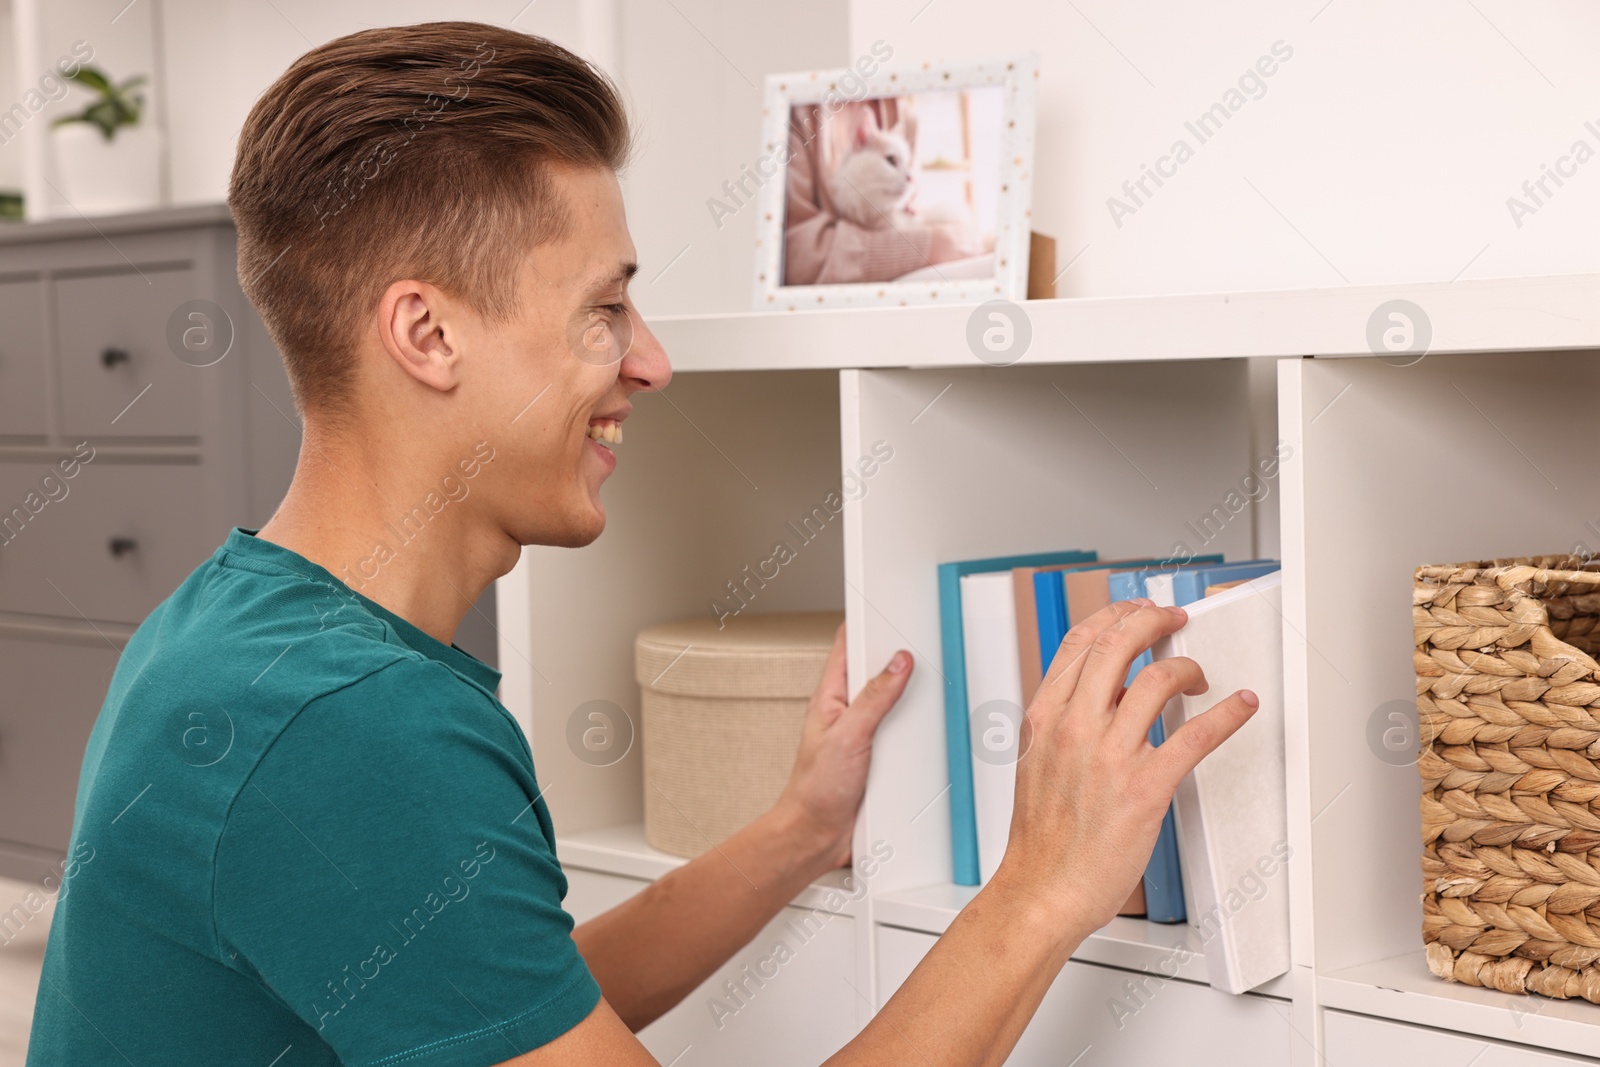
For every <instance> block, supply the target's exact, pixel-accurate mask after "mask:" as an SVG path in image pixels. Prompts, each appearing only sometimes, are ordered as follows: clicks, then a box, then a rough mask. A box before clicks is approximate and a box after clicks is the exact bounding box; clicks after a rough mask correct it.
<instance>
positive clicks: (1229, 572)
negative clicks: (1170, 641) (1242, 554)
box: [1172, 559, 1283, 608]
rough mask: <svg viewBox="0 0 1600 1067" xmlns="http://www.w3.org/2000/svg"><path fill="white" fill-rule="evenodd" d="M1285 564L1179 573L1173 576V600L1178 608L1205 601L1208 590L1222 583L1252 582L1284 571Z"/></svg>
mask: <svg viewBox="0 0 1600 1067" xmlns="http://www.w3.org/2000/svg"><path fill="white" fill-rule="evenodd" d="M1282 569H1283V564H1282V563H1280V562H1278V561H1277V560H1275V559H1269V560H1252V561H1251V562H1249V563H1225V564H1223V565H1221V566H1218V567H1198V568H1195V569H1194V570H1184V571H1178V572H1177V573H1176V574H1174V575H1173V576H1172V598H1173V603H1174V604H1176V605H1177V606H1178V607H1180V608H1181V607H1184V606H1185V605H1188V604H1193V603H1194V602H1195V601H1196V600H1203V599H1204V598H1205V595H1206V590H1207V589H1208V588H1210V587H1211V586H1213V585H1218V584H1220V583H1222V582H1252V581H1255V580H1256V579H1257V578H1260V577H1263V576H1265V575H1268V574H1271V573H1272V572H1273V571H1276V570H1282Z"/></svg>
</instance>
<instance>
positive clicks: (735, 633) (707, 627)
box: [634, 611, 844, 699]
mask: <svg viewBox="0 0 1600 1067" xmlns="http://www.w3.org/2000/svg"><path fill="white" fill-rule="evenodd" d="M843 621H844V612H842V611H799V612H780V613H772V614H766V615H734V616H731V617H728V618H725V619H723V620H722V623H721V624H720V625H719V623H718V621H717V620H716V619H714V618H710V617H705V618H696V619H684V620H682V621H680V622H668V623H662V624H660V625H659V626H650V627H646V628H645V629H643V630H640V631H639V636H638V637H637V639H636V640H635V642H634V677H635V679H637V681H638V682H639V684H640V685H641V686H643V687H644V688H645V689H651V690H654V691H656V692H665V693H681V694H684V695H686V696H704V697H733V698H740V697H743V698H751V697H754V698H758V699H759V698H773V699H792V698H804V697H809V696H810V695H811V694H812V692H814V691H815V690H816V687H817V682H818V681H819V680H821V678H822V669H823V667H824V666H825V665H826V664H827V662H828V652H829V650H830V649H832V647H833V635H834V631H836V630H837V629H838V628H839V624H840V623H842V622H843Z"/></svg>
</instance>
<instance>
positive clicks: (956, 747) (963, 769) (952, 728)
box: [939, 563, 978, 885]
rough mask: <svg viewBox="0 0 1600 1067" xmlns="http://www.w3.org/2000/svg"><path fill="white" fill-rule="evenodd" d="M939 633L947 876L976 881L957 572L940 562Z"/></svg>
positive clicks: (974, 813)
mask: <svg viewBox="0 0 1600 1067" xmlns="http://www.w3.org/2000/svg"><path fill="white" fill-rule="evenodd" d="M939 633H940V646H941V647H940V652H941V658H942V659H943V661H944V734H945V754H946V757H947V760H948V763H949V769H950V860H951V880H952V881H954V882H955V884H956V885H977V884H978V822H977V810H976V808H975V806H974V804H973V795H972V746H971V739H970V737H969V734H968V726H967V663H966V647H965V643H964V642H963V640H962V635H961V572H960V570H959V569H958V568H957V567H956V565H955V564H951V563H944V564H940V565H939Z"/></svg>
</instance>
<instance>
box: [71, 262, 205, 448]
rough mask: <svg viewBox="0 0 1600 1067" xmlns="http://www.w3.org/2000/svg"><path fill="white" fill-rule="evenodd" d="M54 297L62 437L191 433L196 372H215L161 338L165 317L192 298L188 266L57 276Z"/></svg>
mask: <svg viewBox="0 0 1600 1067" xmlns="http://www.w3.org/2000/svg"><path fill="white" fill-rule="evenodd" d="M55 295H56V312H55V314H56V350H57V359H58V360H59V361H60V364H61V424H62V433H63V434H64V435H65V436H67V437H70V438H72V439H74V440H77V439H79V438H82V437H116V436H129V435H138V436H151V437H198V436H199V434H200V413H199V410H198V401H199V396H200V375H202V374H207V373H210V374H216V373H217V371H216V370H215V369H214V368H208V367H193V366H190V365H189V364H187V363H185V362H184V361H183V360H181V359H179V358H178V357H177V356H176V355H174V354H173V352H172V349H171V348H170V347H169V345H168V343H167V320H168V319H169V318H171V316H172V314H173V313H174V312H175V311H177V309H178V307H179V305H181V304H183V303H185V302H187V301H190V300H193V299H195V298H196V297H197V296H199V290H198V286H197V285H196V283H195V278H194V273H193V272H192V271H189V270H151V269H149V268H145V269H144V273H143V274H140V273H138V272H136V271H127V272H125V273H119V274H104V275H95V276H93V277H87V278H61V279H58V280H57V281H56V283H55ZM146 386H148V387H149V388H148V390H147V389H146ZM141 394H143V395H141ZM135 398H137V401H138V402H137V403H135V402H134V401H135ZM129 404H132V405H133V406H132V407H131V408H130V407H129V406H128V405H129Z"/></svg>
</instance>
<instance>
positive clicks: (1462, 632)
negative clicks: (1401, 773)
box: [1412, 556, 1600, 1003]
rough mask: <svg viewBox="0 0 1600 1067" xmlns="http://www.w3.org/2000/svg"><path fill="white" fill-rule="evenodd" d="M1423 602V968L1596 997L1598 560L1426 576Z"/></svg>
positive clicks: (1510, 986) (1494, 984)
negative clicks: (1424, 949)
mask: <svg viewBox="0 0 1600 1067" xmlns="http://www.w3.org/2000/svg"><path fill="white" fill-rule="evenodd" d="M1412 603H1413V606H1412V615H1413V622H1414V624H1415V629H1416V647H1415V650H1414V657H1415V662H1416V674H1417V711H1418V717H1419V722H1420V726H1421V729H1420V733H1421V753H1420V756H1419V758H1418V760H1417V768H1418V770H1419V771H1420V772H1421V774H1422V841H1423V854H1422V873H1423V897H1422V904H1423V918H1422V936H1423V940H1424V942H1425V943H1426V945H1427V959H1428V967H1429V969H1430V970H1432V971H1433V973H1434V974H1436V975H1438V976H1439V977H1441V978H1444V979H1446V980H1448V981H1457V982H1465V983H1467V984H1469V985H1475V986H1486V987H1489V988H1492V989H1498V990H1501V991H1503V992H1507V993H1540V994H1543V995H1545V996H1549V997H1582V998H1584V999H1586V1000H1590V1001H1594V1002H1596V1003H1600V662H1597V661H1596V660H1595V658H1594V656H1595V654H1596V652H1600V561H1597V562H1587V561H1585V560H1584V559H1582V558H1579V557H1575V556H1537V557H1528V558H1521V559H1497V560H1486V561H1482V562H1477V563H1461V564H1455V565H1451V566H1437V567H1421V568H1418V570H1417V571H1416V585H1415V591H1414V597H1413V602H1412Z"/></svg>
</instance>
